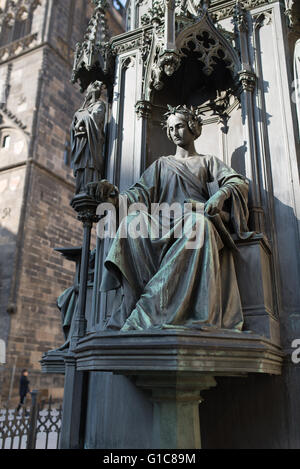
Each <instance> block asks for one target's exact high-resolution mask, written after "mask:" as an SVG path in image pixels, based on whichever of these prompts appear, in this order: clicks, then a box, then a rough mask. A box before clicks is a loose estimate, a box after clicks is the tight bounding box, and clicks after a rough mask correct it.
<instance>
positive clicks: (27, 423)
mask: <svg viewBox="0 0 300 469" xmlns="http://www.w3.org/2000/svg"><path fill="white" fill-rule="evenodd" d="M31 397H32V403H31V407H30V409H25V408H23V409H22V410H21V412H20V413H19V412H17V410H16V409H3V410H0V449H57V448H58V447H59V437H60V430H61V416H62V406H61V405H60V406H59V407H57V406H54V404H53V401H52V398H51V397H50V399H49V402H48V403H45V402H43V401H42V402H38V399H37V397H38V391H32V393H31Z"/></svg>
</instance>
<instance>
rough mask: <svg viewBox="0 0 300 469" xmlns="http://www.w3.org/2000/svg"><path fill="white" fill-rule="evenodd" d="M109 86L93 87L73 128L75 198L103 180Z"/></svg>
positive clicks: (76, 116)
mask: <svg viewBox="0 0 300 469" xmlns="http://www.w3.org/2000/svg"><path fill="white" fill-rule="evenodd" d="M105 89H106V86H105V85H104V83H102V82H101V81H94V82H93V83H91V84H90V85H89V86H88V88H87V91H86V96H85V99H84V102H83V105H82V107H81V108H80V109H78V111H77V112H76V113H75V115H74V118H73V121H72V125H71V155H72V167H73V170H74V177H75V178H76V190H75V194H76V195H77V194H79V193H85V192H86V190H85V188H86V185H87V184H88V183H90V182H95V181H99V179H101V178H102V174H103V166H104V157H103V145H104V138H105V135H104V124H105V114H106V104H105V102H104V100H103V99H102V95H103V92H104V90H105Z"/></svg>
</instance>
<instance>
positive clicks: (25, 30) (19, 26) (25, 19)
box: [0, 6, 32, 46]
mask: <svg viewBox="0 0 300 469" xmlns="http://www.w3.org/2000/svg"><path fill="white" fill-rule="evenodd" d="M31 26H32V11H31V10H30V11H28V9H27V8H25V7H24V6H22V7H21V8H19V10H18V11H17V12H15V13H14V12H6V13H4V18H3V20H2V28H1V33H0V46H6V45H7V44H9V43H10V42H14V41H17V40H18V39H21V38H22V37H24V36H27V34H30V31H31Z"/></svg>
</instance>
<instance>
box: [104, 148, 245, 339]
mask: <svg viewBox="0 0 300 469" xmlns="http://www.w3.org/2000/svg"><path fill="white" fill-rule="evenodd" d="M208 183H213V184H214V185H215V186H216V183H218V186H219V188H226V190H229V191H230V197H229V199H227V201H226V202H225V207H224V208H225V209H226V208H227V210H228V219H230V221H229V222H228V223H227V224H226V225H225V224H224V222H223V219H222V217H221V216H220V215H219V214H218V215H215V216H211V217H210V216H207V215H204V213H203V211H202V212H201V210H200V211H194V210H187V211H186V212H183V211H182V212H181V214H179V216H178V212H176V215H174V217H173V219H172V220H171V223H170V229H169V231H168V232H164V233H163V235H162V236H159V237H157V231H156V232H155V237H153V227H157V226H158V225H161V219H160V218H159V217H157V216H153V205H151V204H153V203H156V204H163V203H167V204H173V203H174V202H177V203H179V204H180V205H181V206H182V207H184V204H185V203H186V202H191V201H196V202H199V203H200V204H199V206H200V207H201V206H202V207H203V204H204V203H205V202H206V201H207V200H208V199H209V193H208ZM218 186H217V187H218ZM247 196H248V183H247V181H246V180H245V178H244V177H243V176H241V175H239V174H237V173H236V172H235V171H234V170H233V169H231V168H229V167H228V166H227V165H225V164H224V163H222V162H221V161H220V160H219V159H218V158H216V157H214V156H202V155H200V156H199V155H198V156H193V157H188V158H185V159H177V158H175V157H172V156H167V157H161V158H159V159H158V160H157V161H155V162H154V163H153V164H152V165H151V166H150V167H149V168H148V169H147V170H146V171H145V172H144V174H143V175H142V177H141V178H140V180H139V181H138V182H137V183H136V184H135V185H134V186H133V187H131V188H130V189H128V190H127V191H125V192H124V193H123V194H122V197H123V198H124V199H125V200H127V201H128V206H129V207H133V206H132V204H134V203H142V204H144V205H145V207H146V208H147V210H144V211H143V210H140V211H139V212H135V211H133V212H132V213H131V212H130V211H129V214H128V216H127V217H125V218H123V220H122V221H121V223H120V225H119V229H118V231H117V234H116V236H115V238H114V240H113V241H112V244H111V247H110V250H109V253H108V256H107V258H106V260H105V268H106V269H107V270H105V274H104V278H103V282H102V286H101V290H102V291H105V290H106V291H107V290H110V289H113V288H116V287H117V286H118V285H121V286H122V287H123V288H122V290H123V295H124V297H123V302H122V305H121V307H120V308H119V309H118V310H117V311H115V312H114V313H113V314H112V316H111V318H110V320H109V322H108V324H107V327H108V328H112V329H120V328H122V330H124V331H125V330H130V329H137V330H140V329H148V328H150V327H165V326H166V327H167V326H175V325H177V326H178V325H181V326H182V325H186V326H192V327H197V326H200V327H202V326H213V327H218V328H219V327H220V328H227V329H238V330H241V328H242V325H243V316H242V308H241V301H240V296H239V291H238V286H237V279H236V274H235V267H234V261H233V254H232V250H233V249H235V244H234V241H233V239H232V236H231V233H235V235H236V237H237V238H248V237H250V236H251V235H252V233H251V232H249V231H248V227H247V219H248V208H247ZM201 203H202V204H201ZM151 208H152V212H151ZM137 217H138V220H139V222H141V221H142V222H143V223H144V227H146V231H147V234H148V236H145V233H143V236H139V237H137V238H135V239H134V238H132V237H131V236H127V237H125V236H124V233H126V231H125V229H126V228H127V229H128V227H130V226H131V225H132V224H133V225H136V222H137ZM143 223H141V224H143ZM151 224H152V225H151ZM179 225H181V226H183V227H184V229H183V230H182V236H179V237H178V234H176V233H177V232H176V228H177V227H178V226H179ZM195 228H197V231H196V233H197V235H196V236H195ZM144 231H145V230H144ZM129 232H130V231H129ZM191 243H192V244H191Z"/></svg>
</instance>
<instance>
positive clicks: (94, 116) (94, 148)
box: [70, 81, 106, 351]
mask: <svg viewBox="0 0 300 469" xmlns="http://www.w3.org/2000/svg"><path fill="white" fill-rule="evenodd" d="M104 89H105V86H104V85H103V83H102V82H99V81H96V82H93V83H91V84H90V85H89V87H88V88H87V92H86V96H85V99H84V102H83V105H82V107H81V108H80V109H79V110H78V111H77V112H76V113H75V115H74V119H73V122H72V126H71V149H72V166H73V170H74V176H75V178H76V192H75V196H74V197H73V199H72V201H71V206H72V207H73V208H74V210H76V212H77V218H78V220H79V221H81V222H82V224H83V244H82V251H81V264H80V278H79V295H78V309H77V311H76V317H75V318H74V332H73V334H72V337H71V341H70V350H71V351H72V350H74V348H75V347H76V344H77V342H78V340H79V338H80V337H83V336H84V334H85V330H86V317H85V309H86V296H87V282H88V270H89V258H90V242H91V230H92V226H93V223H97V222H98V221H99V217H98V216H97V214H96V211H97V206H98V202H97V201H96V200H95V199H94V198H93V197H91V196H90V195H89V194H88V192H87V187H88V184H90V183H94V182H96V181H99V180H100V179H101V176H102V174H103V167H104V162H103V161H104V158H103V146H104V124H105V114H106V105H105V102H104V100H103V99H102V93H103V90H104Z"/></svg>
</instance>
